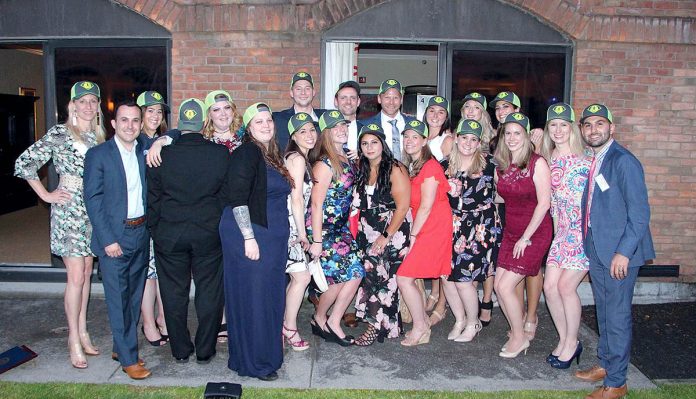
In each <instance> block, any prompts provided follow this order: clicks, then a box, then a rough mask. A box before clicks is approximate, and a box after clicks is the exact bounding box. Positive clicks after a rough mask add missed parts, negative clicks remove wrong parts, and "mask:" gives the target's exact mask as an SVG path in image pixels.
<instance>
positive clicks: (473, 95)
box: [470, 93, 481, 98]
mask: <svg viewBox="0 0 696 399" xmlns="http://www.w3.org/2000/svg"><path fill="white" fill-rule="evenodd" d="M470 97H471V98H479V97H481V95H480V94H478V93H471V95H470Z"/></svg>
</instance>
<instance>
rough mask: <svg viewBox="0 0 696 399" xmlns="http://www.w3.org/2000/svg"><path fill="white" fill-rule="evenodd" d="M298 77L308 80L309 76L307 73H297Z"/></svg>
mask: <svg viewBox="0 0 696 399" xmlns="http://www.w3.org/2000/svg"><path fill="white" fill-rule="evenodd" d="M297 77H299V78H306V77H307V74H306V73H305V72H298V73H297Z"/></svg>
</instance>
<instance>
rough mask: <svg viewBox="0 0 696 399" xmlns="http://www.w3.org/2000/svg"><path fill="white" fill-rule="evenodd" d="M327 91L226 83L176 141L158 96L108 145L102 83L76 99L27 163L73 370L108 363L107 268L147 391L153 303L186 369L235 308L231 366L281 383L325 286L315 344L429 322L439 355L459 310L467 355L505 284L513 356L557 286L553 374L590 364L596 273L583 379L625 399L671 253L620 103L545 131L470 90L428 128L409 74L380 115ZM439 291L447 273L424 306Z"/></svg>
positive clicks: (443, 102)
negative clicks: (636, 332) (52, 170)
mask: <svg viewBox="0 0 696 399" xmlns="http://www.w3.org/2000/svg"><path fill="white" fill-rule="evenodd" d="M314 95H315V91H314V82H313V80H312V76H311V75H310V74H308V73H306V72H298V73H296V74H295V75H293V77H292V80H291V86H290V97H291V98H292V100H293V106H292V107H291V108H289V109H287V110H284V111H280V112H275V113H274V112H272V110H271V108H270V107H269V106H268V105H267V104H265V103H256V104H253V105H251V106H249V107H248V108H247V109H246V111H245V112H244V113H243V114H242V113H240V112H239V111H238V110H237V107H236V105H235V103H234V102H233V101H232V98H231V96H230V95H229V93H227V92H226V91H224V90H216V91H213V92H211V93H209V94H208V95H207V96H206V98H205V100H204V101H200V100H198V99H187V100H185V101H183V102H182V104H181V106H180V109H179V115H178V116H179V122H178V126H177V130H167V129H166V123H165V122H164V115H165V112H166V111H167V110H168V109H167V105H166V103H165V101H164V99H163V98H162V96H161V95H160V94H159V93H157V92H154V91H150V92H145V93H143V94H141V95H140V96H139V97H138V101H137V102H136V103H128V102H126V103H122V104H120V105H118V106H117V107H116V116H115V119H114V120H113V121H111V123H112V126H113V127H114V129H115V132H116V133H115V136H114V138H113V139H112V140H109V141H106V142H104V139H105V138H104V129H103V127H102V126H101V125H100V121H101V120H102V118H100V116H101V111H100V94H99V88H98V86H97V85H96V84H94V83H92V82H78V83H76V84H75V85H74V86H73V89H72V91H71V101H70V103H69V106H68V111H69V117H68V120H67V121H66V122H65V124H61V125H56V126H54V127H53V128H51V129H50V130H49V131H48V132H47V134H46V135H45V136H44V137H43V138H41V139H40V140H39V141H37V143H35V144H34V145H32V146H31V147H30V148H29V149H28V150H27V151H26V152H25V153H24V154H22V155H21V156H20V157H19V159H18V160H17V163H16V172H15V174H16V176H18V177H22V178H24V179H27V180H28V181H29V184H30V185H31V186H32V188H34V190H35V191H36V192H37V194H38V195H39V196H40V197H41V198H42V199H43V200H44V201H46V202H48V203H51V204H53V206H52V209H51V222H52V223H51V250H52V252H53V253H54V254H56V255H59V256H62V257H63V260H64V262H65V264H66V268H67V270H68V284H67V287H66V293H65V303H66V314H67V317H68V324H69V348H70V355H71V362H72V365H73V366H74V367H77V368H84V367H87V361H86V358H85V356H84V355H85V354H87V355H95V354H98V353H99V351H98V349H97V348H96V347H94V345H93V344H92V343H91V341H90V338H89V335H88V333H87V329H86V306H87V302H88V298H89V284H90V276H91V272H92V257H93V256H94V255H97V256H99V257H100V263H101V266H100V267H101V270H102V276H103V280H104V289H105V296H106V302H107V306H108V312H109V320H110V324H111V329H112V334H113V337H114V338H113V341H114V346H113V347H114V351H113V353H112V357H113V358H114V359H115V360H118V361H120V362H121V365H122V366H123V369H124V371H125V372H126V373H128V375H129V376H130V377H131V378H135V379H139V378H146V377H147V376H149V375H150V371H149V370H148V369H146V368H145V367H144V361H142V359H140V358H139V357H138V345H137V328H136V326H137V325H138V321H139V319H140V313H141V312H140V309H141V307H142V309H143V312H142V313H143V333H145V335H146V337H147V340H148V341H149V342H150V343H151V344H153V345H160V344H163V343H166V342H167V341H168V342H169V343H170V346H171V351H172V354H173V356H174V357H175V358H176V360H177V362H186V361H188V359H189V357H190V356H191V355H193V354H194V353H195V355H196V361H197V362H199V363H203V364H205V363H208V362H209V361H210V359H211V358H212V357H213V356H214V355H215V353H216V352H215V344H216V338H217V334H218V330H219V326H220V324H221V323H222V319H223V313H224V317H225V318H226V323H224V324H226V326H227V331H228V335H229V360H228V367H229V368H230V369H232V370H235V371H237V373H238V374H239V375H242V376H253V377H257V378H259V379H262V380H273V379H276V378H277V377H278V375H277V370H278V369H279V368H280V367H281V364H282V362H283V347H284V345H285V344H287V345H288V346H290V347H291V348H292V349H294V350H297V351H301V350H306V349H308V348H309V342H308V341H307V340H305V339H303V338H302V337H301V335H300V331H299V330H300V329H299V328H298V324H297V314H298V311H299V309H300V306H301V304H302V301H303V298H304V296H305V292H306V291H307V287H308V286H309V287H310V296H318V301H316V304H315V311H314V313H313V315H312V318H311V331H312V333H313V334H315V335H317V336H319V337H321V338H323V339H325V340H327V341H330V342H336V343H338V344H340V345H342V346H350V345H358V346H368V345H371V344H373V343H374V342H375V341H377V342H382V341H383V340H384V339H392V338H399V337H401V336H402V334H404V323H405V322H412V323H413V325H412V328H411V329H410V331H408V332H405V335H404V338H403V339H402V340H401V344H402V345H404V346H414V345H420V344H426V343H428V342H429V340H430V334H431V328H432V327H433V326H434V325H435V324H437V323H439V322H440V321H442V320H443V319H444V318H445V314H446V310H447V308H446V306H447V305H449V309H451V311H452V313H453V315H454V318H455V322H454V325H453V326H452V328H451V330H450V332H449V334H448V339H449V340H452V341H455V342H469V341H472V340H473V339H475V337H476V335H477V334H478V333H479V332H480V331H481V329H482V328H483V327H485V326H486V325H488V324H489V323H490V319H491V314H492V310H493V301H492V294H493V292H495V294H496V297H497V300H498V304H499V305H500V308H501V310H502V312H503V314H504V315H505V317H506V319H507V321H508V324H509V326H510V330H509V332H508V335H507V338H506V341H505V343H504V345H503V346H502V347H501V349H500V352H499V355H500V356H501V357H505V358H514V357H516V356H518V355H519V354H520V353H522V352H525V353H526V350H527V348H528V347H529V345H530V341H531V340H532V339H534V335H535V331H536V326H537V323H538V319H537V307H538V304H539V299H540V296H541V292H542V290H543V292H544V294H545V299H546V303H547V305H548V308H549V310H550V313H551V316H552V318H553V321H554V324H555V326H556V329H557V331H558V335H559V341H558V344H557V345H556V347H554V348H550V349H551V352H550V354H549V355H548V357H547V359H546V361H547V362H548V363H549V364H550V365H551V366H552V367H555V368H559V369H565V368H568V367H570V364H571V363H572V362H573V361H574V360H577V361H578V362H579V357H580V354H581V353H582V351H583V347H582V344H581V342H580V341H579V340H578V330H579V325H580V313H581V304H580V299H579V297H578V294H577V287H578V285H579V284H580V282H581V281H582V280H583V279H584V278H585V275H586V274H587V273H588V271H589V272H590V275H591V278H592V286H593V293H594V296H595V302H596V304H597V313H598V321H599V327H600V328H599V330H600V343H599V350H598V355H599V359H600V366H595V367H593V368H592V369H590V370H585V371H578V372H577V373H576V375H577V376H578V378H581V379H585V380H587V381H598V380H601V379H603V380H604V382H603V385H602V387H601V388H599V389H598V390H596V391H595V392H593V393H592V394H591V395H590V396H588V397H591V398H595V397H597V398H602V397H612V398H613V397H621V396H622V395H625V392H626V372H627V366H628V355H629V352H630V338H631V336H630V334H631V300H630V299H631V297H632V295H633V286H634V284H635V280H636V277H637V273H638V268H639V266H641V265H643V264H644V262H645V261H646V260H648V259H651V258H652V257H654V250H653V247H652V240H651V236H650V232H649V227H648V223H649V215H650V210H649V206H648V201H647V190H646V187H645V181H644V176H643V170H642V167H641V165H640V162H639V161H638V160H637V159H636V158H635V157H634V156H633V155H632V154H631V153H630V152H629V151H628V150H626V149H625V148H624V147H622V146H620V145H619V144H618V143H617V142H616V141H614V139H613V134H614V129H615V125H614V121H613V116H612V114H611V111H610V110H609V109H608V108H607V107H606V106H604V105H602V104H591V105H589V106H587V107H586V108H584V110H583V112H582V115H581V118H580V119H579V121H578V120H576V117H575V113H574V111H573V108H572V107H571V106H570V105H569V104H565V103H557V104H553V105H551V106H550V107H549V108H548V111H547V118H546V124H545V126H544V128H543V129H531V126H530V121H529V119H528V118H527V116H525V115H524V113H522V110H521V102H520V100H519V97H518V96H517V95H516V94H515V93H513V92H501V93H499V94H498V95H497V96H496V97H495V98H493V99H492V100H491V101H490V102H488V101H487V99H486V97H485V96H484V95H482V94H480V93H477V92H472V93H470V94H468V95H467V96H466V97H465V98H464V104H463V106H462V109H461V115H462V119H461V120H460V121H459V123H458V124H456V126H455V125H453V124H451V110H450V102H449V101H448V100H447V99H446V98H444V97H441V96H434V97H432V98H430V100H429V101H428V104H427V108H426V110H425V114H424V116H423V118H422V120H417V119H415V118H413V117H411V116H409V115H405V114H403V113H402V112H401V105H402V99H403V88H402V86H401V84H400V83H399V82H398V81H397V80H394V79H388V80H386V81H384V82H383V83H382V84H381V85H380V87H379V91H378V96H377V100H378V103H379V104H380V105H381V112H379V113H378V114H377V115H375V116H374V117H372V118H370V119H367V120H360V121H359V120H357V119H356V115H357V109H358V107H359V105H360V86H359V85H358V84H357V83H356V82H353V81H347V82H344V83H342V84H340V85H339V87H338V89H337V90H336V94H335V100H334V106H335V108H336V109H332V110H321V109H315V108H313V107H312V101H313V99H314ZM488 107H490V108H493V109H494V110H495V112H494V114H495V117H496V119H497V122H498V123H497V125H498V126H497V129H494V128H493V126H492V123H491V118H490V116H489V113H488V111H487V108H488ZM281 148H284V149H285V150H284V151H281ZM49 159H53V161H54V164H55V166H56V170H57V172H58V174H59V175H60V185H59V187H58V188H57V189H56V190H54V191H52V192H48V191H47V190H46V188H45V187H44V186H43V185H42V184H41V183H40V182H39V180H38V175H37V171H38V169H39V168H40V167H41V166H42V165H43V164H44V163H46V162H47V161H48V160H49ZM146 163H147V164H149V165H150V166H151V167H149V168H148V167H147V166H146ZM150 237H151V238H152V240H150ZM149 254H154V256H149ZM150 258H152V259H151V268H150V270H148V260H149V259H150ZM543 263H545V266H546V267H545V273H542V272H541V267H542V264H543ZM314 268H316V269H314ZM319 268H320V269H319ZM310 270H312V271H310ZM288 276H289V280H288ZM146 277H147V278H146ZM191 277H193V280H194V283H195V286H196V294H195V295H196V299H195V302H194V303H195V307H196V313H197V318H198V329H197V331H196V333H195V339H194V340H195V342H192V338H191V336H190V334H189V331H188V329H187V327H186V326H187V321H186V320H187V308H188V297H189V291H190V281H191ZM146 279H147V281H148V283H147V284H146V283H145V280H146ZM155 279H157V280H158V281H159V290H157V280H155ZM313 279H314V280H315V282H316V283H315V284H313V283H312V280H313ZM422 279H432V284H431V286H432V289H431V291H430V293H429V294H426V293H425V290H424V288H423V284H422ZM150 281H152V283H151V282H150ZM478 284H481V285H482V286H483V297H482V300H479V295H478V291H477V286H478ZM143 287H145V289H143ZM148 287H150V288H148ZM525 291H526V293H525ZM143 292H144V293H145V294H143ZM158 292H161V306H160V308H159V312H158V313H159V315H158V316H157V317H155V313H154V311H153V309H154V303H155V302H156V301H157V298H159V294H158ZM525 299H526V304H525ZM351 304H354V307H355V310H356V315H357V318H358V319H359V320H360V321H363V322H364V324H365V328H364V331H362V332H361V334H360V335H359V336H357V337H353V336H351V335H349V334H347V333H345V332H344V331H343V329H342V326H341V320H342V318H343V315H344V313H345V312H346V310H347V309H348V307H349V306H350V305H351ZM146 309H147V310H146ZM430 311H432V313H431V314H428V313H427V312H430ZM164 315H166V317H164ZM148 334H149V335H148ZM153 336H154V337H155V338H154V340H152V339H151V338H150V337H153ZM157 337H160V338H157Z"/></svg>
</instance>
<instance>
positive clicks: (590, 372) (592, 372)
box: [575, 365, 607, 382]
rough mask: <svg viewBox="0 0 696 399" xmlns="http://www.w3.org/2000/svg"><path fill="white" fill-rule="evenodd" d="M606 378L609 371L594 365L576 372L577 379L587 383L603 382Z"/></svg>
mask: <svg viewBox="0 0 696 399" xmlns="http://www.w3.org/2000/svg"><path fill="white" fill-rule="evenodd" d="M606 376H607V370H605V369H604V368H602V367H600V366H597V365H594V366H592V367H590V368H589V369H586V370H578V371H576V372H575V378H577V379H579V380H583V381H585V382H597V381H602V380H603V379H604V377H606Z"/></svg>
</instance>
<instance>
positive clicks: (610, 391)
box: [585, 384, 628, 399]
mask: <svg viewBox="0 0 696 399" xmlns="http://www.w3.org/2000/svg"><path fill="white" fill-rule="evenodd" d="M626 395H628V387H627V386H626V384H623V386H620V387H618V388H614V387H605V386H601V387H599V388H597V389H595V390H594V391H593V392H592V393H591V394H589V395H587V396H585V399H619V398H623V397H624V396H626Z"/></svg>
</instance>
